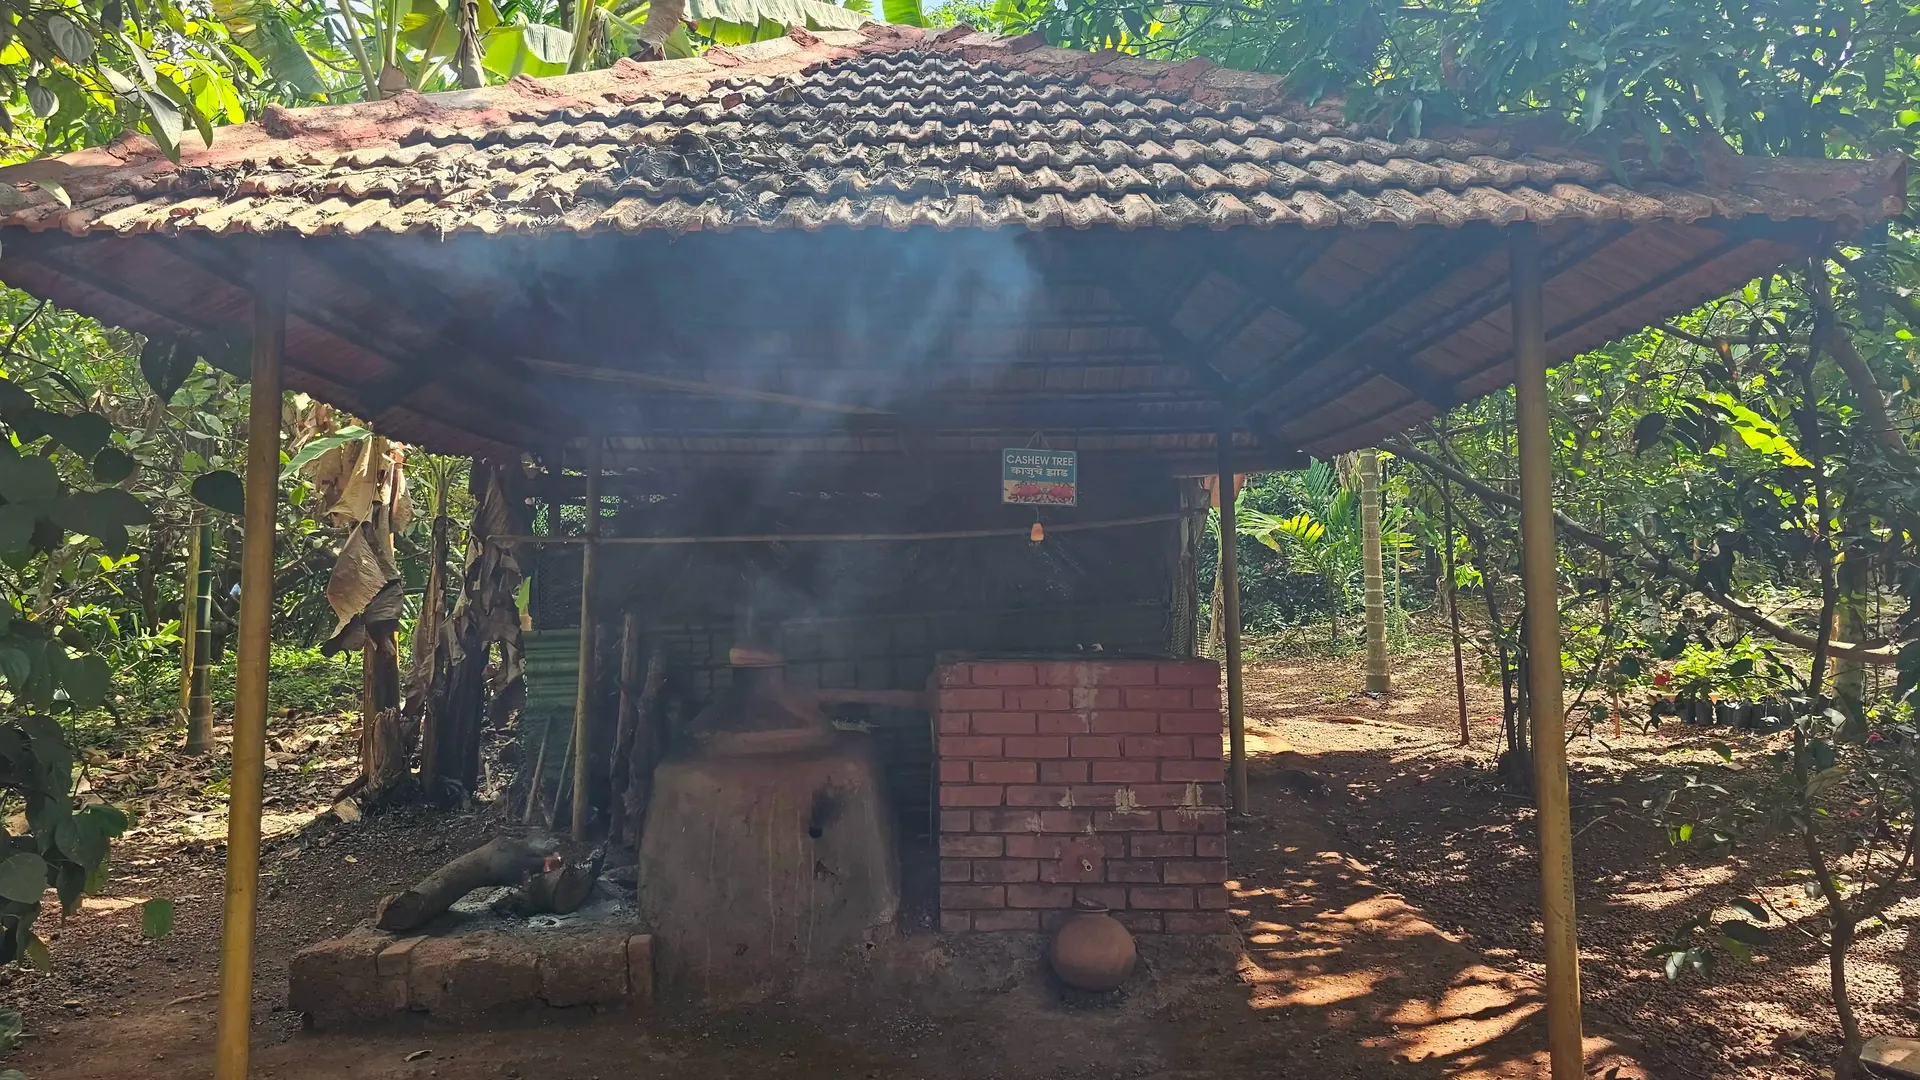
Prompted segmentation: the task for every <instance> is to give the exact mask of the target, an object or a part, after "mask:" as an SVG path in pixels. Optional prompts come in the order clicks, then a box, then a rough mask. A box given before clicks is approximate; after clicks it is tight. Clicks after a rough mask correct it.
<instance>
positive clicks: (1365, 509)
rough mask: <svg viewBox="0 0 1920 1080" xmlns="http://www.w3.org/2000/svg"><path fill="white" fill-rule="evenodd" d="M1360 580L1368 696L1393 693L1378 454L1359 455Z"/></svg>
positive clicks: (1370, 448) (1369, 449) (1371, 450)
mask: <svg viewBox="0 0 1920 1080" xmlns="http://www.w3.org/2000/svg"><path fill="white" fill-rule="evenodd" d="M1360 564H1361V570H1360V578H1361V581H1362V582H1363V583H1364V585H1365V593H1366V603H1365V606H1364V610H1365V612H1366V623H1367V693H1369V694H1386V693H1389V692H1391V691H1392V690H1393V676H1392V675H1391V674H1390V673H1389V672H1388V671H1387V580H1386V574H1385V572H1384V570H1383V568H1382V562H1381V558H1380V452H1379V451H1378V450H1375V449H1373V448H1372V447H1368V448H1367V449H1365V450H1362V451H1360Z"/></svg>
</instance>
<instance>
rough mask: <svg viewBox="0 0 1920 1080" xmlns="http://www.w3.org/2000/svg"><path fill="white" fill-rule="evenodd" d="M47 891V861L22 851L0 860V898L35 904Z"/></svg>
mask: <svg viewBox="0 0 1920 1080" xmlns="http://www.w3.org/2000/svg"><path fill="white" fill-rule="evenodd" d="M46 891H47V861H46V860H45V859H42V858H41V857H40V856H38V855H35V854H33V853H31V852H26V851H22V852H19V853H17V854H15V855H14V856H12V857H11V858H9V859H7V861H5V862H0V898H4V899H7V900H12V901H13V902H15V903H18V904H37V903H39V902H40V895H41V894H42V893H44V892H46Z"/></svg>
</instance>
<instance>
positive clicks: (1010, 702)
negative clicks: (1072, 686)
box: [1007, 686, 1073, 712]
mask: <svg viewBox="0 0 1920 1080" xmlns="http://www.w3.org/2000/svg"><path fill="white" fill-rule="evenodd" d="M1007 708H1009V709H1032V710H1033V711H1035V712H1065V711H1066V710H1068V709H1071V708H1073V695H1071V694H1069V693H1067V690H1066V687H1063V686H1034V687H1027V688H1023V689H1019V690H1009V691H1007Z"/></svg>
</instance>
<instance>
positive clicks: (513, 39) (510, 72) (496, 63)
mask: <svg viewBox="0 0 1920 1080" xmlns="http://www.w3.org/2000/svg"><path fill="white" fill-rule="evenodd" d="M480 44H481V65H482V66H483V67H485V68H486V69H487V70H488V71H491V72H493V73H494V74H496V75H504V76H507V77H508V78H512V77H513V76H515V75H531V76H533V77H535V78H542V77H545V76H548V75H561V74H565V73H566V70H567V61H568V60H569V59H571V58H572V55H573V35H572V34H569V33H567V32H566V31H565V30H562V29H560V28H559V27H557V26H548V25H546V24H545V23H525V22H512V23H504V24H502V25H499V26H496V27H494V28H493V30H492V31H490V32H489V33H487V34H486V35H485V36H484V37H482V39H481V43H480Z"/></svg>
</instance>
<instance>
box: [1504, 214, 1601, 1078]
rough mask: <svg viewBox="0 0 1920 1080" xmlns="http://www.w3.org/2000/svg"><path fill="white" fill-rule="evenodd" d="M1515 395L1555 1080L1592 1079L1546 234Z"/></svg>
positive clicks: (1527, 301) (1521, 291)
mask: <svg viewBox="0 0 1920 1080" xmlns="http://www.w3.org/2000/svg"><path fill="white" fill-rule="evenodd" d="M1511 232H1512V234H1513V238H1512V246H1511V248H1510V252H1511V258H1512V264H1511V267H1512V275H1513V355H1514V368H1515V372H1514V387H1515V393H1514V397H1515V400H1516V402H1517V405H1518V410H1519V416H1518V419H1519V443H1520V555H1521V558H1520V569H1521V585H1522V587H1523V589H1524V590H1525V593H1526V613H1527V626H1526V633H1527V658H1528V661H1529V662H1528V664H1527V699H1528V702H1527V703H1528V715H1529V716H1530V717H1531V718H1532V729H1533V730H1532V734H1533V770H1534V783H1533V788H1534V798H1535V801H1536V802H1537V804H1538V806H1539V816H1538V818H1537V819H1536V820H1537V821H1538V824H1539V829H1540V922H1541V926H1542V929H1543V931H1544V933H1545V937H1546V958H1547V980H1546V981H1547V985H1546V1003H1547V1053H1548V1057H1549V1059H1550V1061H1551V1064H1552V1077H1553V1080H1580V1078H1581V1077H1583V1076H1585V1075H1586V1067H1585V1064H1584V1058H1583V1054H1582V1052H1581V1029H1580V952H1579V945H1578V943H1577V942H1576V941H1575V939H1574V923H1573V832H1572V825H1571V817H1570V811H1569V807H1568V805H1567V804H1568V799H1567V735H1566V726H1567V723H1566V708H1565V705H1564V703H1563V697H1562V695H1563V691H1564V687H1563V685H1562V678H1563V676H1562V673H1561V670H1560V600H1559V597H1560V579H1559V555H1558V553H1557V552H1556V550H1555V547H1554V535H1553V442H1552V432H1551V430H1550V428H1549V426H1548V403H1547V334H1546V311H1545V307H1546V305H1545V300H1544V295H1543V294H1544V291H1545V290H1544V287H1543V282H1542V278H1541V269H1540V232H1539V230H1538V229H1537V228H1535V227H1534V226H1532V225H1515V226H1513V227H1512V228H1511Z"/></svg>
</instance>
